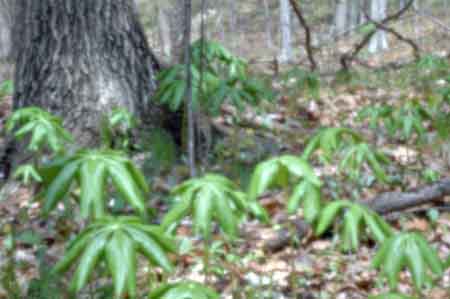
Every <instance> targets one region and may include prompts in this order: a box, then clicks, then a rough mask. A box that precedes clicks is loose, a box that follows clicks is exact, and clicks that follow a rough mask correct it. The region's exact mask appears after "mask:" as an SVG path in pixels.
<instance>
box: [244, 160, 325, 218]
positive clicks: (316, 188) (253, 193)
mask: <svg viewBox="0 0 450 299" xmlns="http://www.w3.org/2000/svg"><path fill="white" fill-rule="evenodd" d="M290 181H292V182H294V183H296V187H295V188H294V190H293V193H292V195H291V197H290V198H289V200H288V204H287V207H288V211H289V213H294V212H295V211H296V210H297V209H298V207H299V205H300V203H302V202H303V208H304V209H305V210H304V215H305V218H306V219H307V220H308V221H309V222H313V221H314V219H315V218H316V216H317V214H318V210H319V209H320V187H321V185H322V182H321V181H320V179H319V178H318V177H317V176H316V174H315V173H314V170H313V169H312V167H311V166H310V165H309V164H308V162H306V160H304V159H302V158H300V157H296V156H291V155H284V156H280V157H276V158H272V159H269V160H267V161H263V162H261V163H259V164H258V165H257V166H256V168H255V170H254V172H253V174H252V177H251V180H250V185H249V190H248V195H249V198H250V200H251V201H256V200H257V198H258V196H260V195H261V194H262V193H263V192H265V191H266V190H268V189H269V188H271V187H287V186H288V185H289V182H290Z"/></svg>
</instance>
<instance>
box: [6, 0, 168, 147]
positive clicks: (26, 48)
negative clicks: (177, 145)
mask: <svg viewBox="0 0 450 299" xmlns="http://www.w3.org/2000/svg"><path fill="white" fill-rule="evenodd" d="M16 3H17V5H18V7H17V8H18V14H17V19H16V20H17V22H15V36H16V37H17V38H16V39H15V40H14V47H15V54H16V55H15V61H16V73H15V83H16V85H15V88H16V90H15V94H14V108H20V107H24V106H31V105H33V106H39V107H43V108H45V109H47V110H49V111H50V112H53V113H55V114H57V115H60V116H62V117H63V118H64V124H65V126H66V127H67V128H68V129H69V130H71V131H72V133H74V135H75V136H76V137H77V138H81V139H78V140H80V142H81V143H83V144H91V143H92V142H93V141H94V139H93V138H96V136H97V134H96V131H97V128H98V124H99V120H100V117H101V116H102V114H104V113H105V112H107V111H109V110H110V109H111V108H113V107H125V108H126V109H128V110H129V111H130V112H133V113H135V114H136V115H138V116H141V117H145V119H146V120H148V121H149V122H151V123H152V124H154V125H161V124H162V121H163V117H164V113H163V110H162V109H161V108H160V107H159V106H157V105H155V104H154V103H152V102H151V95H152V93H153V92H154V90H155V88H156V82H155V70H156V68H157V62H156V59H155V58H154V56H153V54H152V52H151V50H150V48H149V46H148V44H147V41H146V39H145V35H144V32H143V29H142V27H141V25H140V23H139V21H138V15H137V12H136V7H135V4H134V1H133V0H95V1H79V0H65V1H61V0H39V1H36V0H16Z"/></svg>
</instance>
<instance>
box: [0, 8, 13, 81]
mask: <svg viewBox="0 0 450 299" xmlns="http://www.w3.org/2000/svg"><path fill="white" fill-rule="evenodd" d="M13 1H14V0H0V83H1V82H2V81H3V80H6V79H10V78H11V76H12V74H11V73H12V61H11V53H12V51H11V50H12V45H11V44H12V34H11V31H12V22H13V16H14V5H13V3H14V2H13Z"/></svg>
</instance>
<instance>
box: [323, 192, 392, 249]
mask: <svg viewBox="0 0 450 299" xmlns="http://www.w3.org/2000/svg"><path fill="white" fill-rule="evenodd" d="M340 215H342V217H343V221H342V227H341V234H342V237H341V239H342V240H343V244H342V247H343V249H344V250H345V251H349V250H353V251H355V250H357V249H358V247H359V240H360V239H361V236H360V235H361V233H362V232H364V231H366V230H367V231H368V232H369V236H370V237H372V239H374V240H376V241H377V242H380V243H383V242H384V241H385V239H386V238H388V237H390V236H391V235H392V233H393V231H392V229H391V228H390V227H389V225H388V224H387V223H386V222H385V221H384V220H383V219H382V218H381V217H380V216H379V215H378V214H376V213H375V212H373V211H371V210H369V208H367V207H366V206H363V205H360V204H356V203H352V202H350V201H346V200H338V201H334V202H331V203H329V204H328V205H326V206H325V207H324V208H323V209H322V211H321V212H320V214H319V217H318V221H317V225H316V230H315V231H316V234H317V235H319V236H320V235H322V234H323V233H325V232H326V231H327V230H328V229H329V228H330V226H331V225H332V223H333V222H334V221H335V219H336V218H337V217H338V216H340ZM362 228H365V229H364V230H362Z"/></svg>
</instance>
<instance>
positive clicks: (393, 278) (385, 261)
mask: <svg viewBox="0 0 450 299" xmlns="http://www.w3.org/2000/svg"><path fill="white" fill-rule="evenodd" d="M427 254H429V255H427ZM372 265H373V266H374V267H376V268H381V269H382V270H383V274H384V275H385V276H386V277H387V279H388V282H389V286H390V288H391V289H395V288H396V287H397V284H398V279H399V278H398V276H399V273H400V271H401V270H402V269H403V268H404V267H406V268H407V269H408V270H409V271H410V272H411V275H412V278H413V281H414V285H415V287H416V288H418V289H419V288H421V287H422V286H423V285H424V284H425V282H426V281H427V280H428V279H427V277H428V276H427V270H428V268H429V269H430V270H431V272H433V273H435V274H436V275H438V276H441V275H442V273H443V271H442V268H443V267H442V262H441V261H440V260H439V258H438V256H437V255H436V254H435V252H434V250H433V249H432V248H431V247H430V246H429V245H428V244H427V243H426V241H425V239H424V238H423V237H422V236H421V235H420V234H418V233H400V234H397V235H394V236H392V237H390V238H389V239H387V240H386V241H385V243H384V244H383V246H381V248H380V249H379V251H378V253H377V254H376V256H375V258H374V260H373V261H372Z"/></svg>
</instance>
